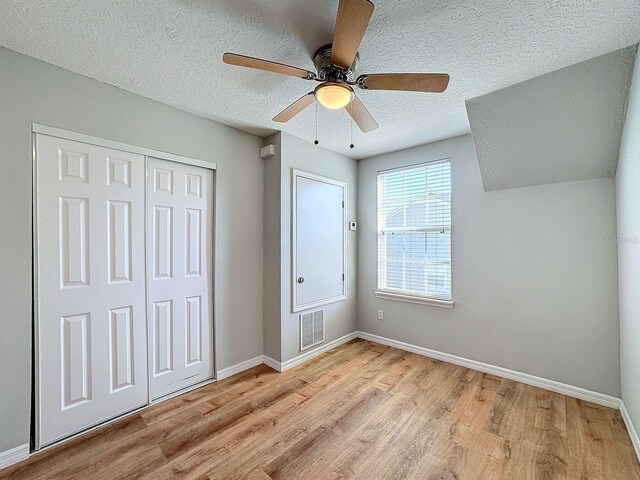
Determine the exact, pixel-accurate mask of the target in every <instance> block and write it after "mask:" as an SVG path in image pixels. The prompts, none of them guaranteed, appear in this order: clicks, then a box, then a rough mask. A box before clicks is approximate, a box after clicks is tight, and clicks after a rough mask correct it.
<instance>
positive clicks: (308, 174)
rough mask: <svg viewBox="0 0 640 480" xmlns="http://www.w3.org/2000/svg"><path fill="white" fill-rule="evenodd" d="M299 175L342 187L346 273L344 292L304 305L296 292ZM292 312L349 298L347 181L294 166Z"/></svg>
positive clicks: (292, 173) (292, 196)
mask: <svg viewBox="0 0 640 480" xmlns="http://www.w3.org/2000/svg"><path fill="white" fill-rule="evenodd" d="M298 177H302V178H308V179H310V180H315V181H318V182H323V183H328V184H330V185H335V186H337V187H341V188H342V202H343V206H342V262H343V265H342V272H343V275H344V281H343V282H342V294H341V295H337V296H335V297H330V298H325V299H323V300H318V301H316V302H309V303H305V304H303V305H298V299H297V294H296V279H297V278H298V270H297V268H298V266H297V256H298V244H297V227H298V215H297V202H298V198H297V197H298V185H297V184H298V182H297V179H298ZM291 181H292V189H291V312H292V313H297V312H301V311H303V310H308V309H310V308H315V307H321V306H323V305H328V304H330V303H336V302H341V301H343V300H346V299H347V281H348V275H347V197H348V195H347V183H346V182H343V181H341V180H336V179H334V178H329V177H324V176H322V175H317V174H315V173H311V172H306V171H304V170H298V169H296V168H293V169H292V170H291Z"/></svg>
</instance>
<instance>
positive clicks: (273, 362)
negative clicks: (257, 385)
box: [262, 355, 282, 372]
mask: <svg viewBox="0 0 640 480" xmlns="http://www.w3.org/2000/svg"><path fill="white" fill-rule="evenodd" d="M262 361H263V362H264V364H265V365H266V366H267V367H271V368H273V369H274V370H277V371H278V372H282V364H281V363H280V362H279V361H277V360H274V359H273V358H271V357H268V356H267V355H263V356H262Z"/></svg>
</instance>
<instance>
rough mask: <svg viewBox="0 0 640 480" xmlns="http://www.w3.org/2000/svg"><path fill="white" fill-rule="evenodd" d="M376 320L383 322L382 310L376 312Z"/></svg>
mask: <svg viewBox="0 0 640 480" xmlns="http://www.w3.org/2000/svg"><path fill="white" fill-rule="evenodd" d="M378 320H384V310H378Z"/></svg>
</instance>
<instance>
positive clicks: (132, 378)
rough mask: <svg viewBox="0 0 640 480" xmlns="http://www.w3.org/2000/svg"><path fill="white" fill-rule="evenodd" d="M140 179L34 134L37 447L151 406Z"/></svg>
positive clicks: (88, 148)
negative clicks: (125, 413)
mask: <svg viewBox="0 0 640 480" xmlns="http://www.w3.org/2000/svg"><path fill="white" fill-rule="evenodd" d="M144 174H145V171H144V157H143V156H141V155H136V154H131V153H127V152H122V151H118V150H111V149H107V148H103V147H97V146H94V145H89V144H85V143H81V142H75V141H71V140H65V139H61V138H57V137H52V136H47V135H41V134H37V135H36V189H37V193H36V223H37V226H36V228H37V239H36V265H37V267H36V268H37V349H36V350H37V351H36V356H37V363H36V370H37V393H38V398H37V402H36V403H37V420H38V424H37V446H38V447H42V446H45V445H48V444H50V443H53V442H55V441H56V440H59V439H62V438H64V437H66V436H69V435H71V434H73V433H76V432H79V431H81V430H84V429H86V428H88V427H91V426H93V425H96V424H98V423H101V422H103V421H105V420H108V419H110V418H113V417H115V416H117V415H119V414H122V413H124V412H127V411H129V410H132V409H134V408H136V407H139V406H141V405H144V404H145V403H147V401H148V384H147V337H146V305H145V274H146V273H145V262H144V253H145V245H144V233H145V232H144V227H143V225H144V218H145V217H144V209H145V177H144Z"/></svg>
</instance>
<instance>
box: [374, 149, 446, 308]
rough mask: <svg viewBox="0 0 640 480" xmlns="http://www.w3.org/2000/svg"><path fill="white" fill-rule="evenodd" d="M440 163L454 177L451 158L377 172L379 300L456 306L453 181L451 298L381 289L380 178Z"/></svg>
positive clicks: (376, 291)
mask: <svg viewBox="0 0 640 480" xmlns="http://www.w3.org/2000/svg"><path fill="white" fill-rule="evenodd" d="M439 163H448V164H449V171H450V173H451V176H453V175H452V173H453V168H452V162H451V158H449V157H444V158H438V159H435V160H428V161H426V162H419V163H414V164H409V165H402V166H399V167H392V168H385V169H382V170H378V171H377V172H376V289H375V292H374V295H375V296H376V297H378V298H382V299H387V300H397V301H402V302H409V303H417V304H423V305H431V306H435V307H442V308H453V305H454V301H453V181H451V190H452V192H451V198H450V208H451V217H452V218H451V224H450V225H449V238H450V242H451V245H450V252H451V255H450V272H451V277H450V283H451V298H450V299H443V298H441V297H437V296H433V295H417V294H412V293H409V292H406V291H401V290H395V289H380V251H379V248H380V246H379V243H378V242H379V235H380V231H381V229H380V225H379V223H378V222H379V219H380V215H379V208H380V198H379V191H378V181H379V178H380V176H381V175H384V174H387V173H391V172H397V171H403V170H410V169H412V168H419V167H422V166H424V167H427V166H430V165H437V164H439ZM400 228H404V227H400ZM429 229H431V230H433V229H434V228H432V227H425V231H427V230H429Z"/></svg>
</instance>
